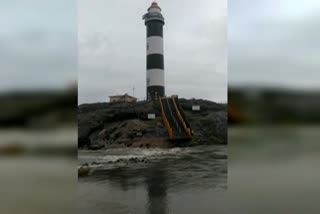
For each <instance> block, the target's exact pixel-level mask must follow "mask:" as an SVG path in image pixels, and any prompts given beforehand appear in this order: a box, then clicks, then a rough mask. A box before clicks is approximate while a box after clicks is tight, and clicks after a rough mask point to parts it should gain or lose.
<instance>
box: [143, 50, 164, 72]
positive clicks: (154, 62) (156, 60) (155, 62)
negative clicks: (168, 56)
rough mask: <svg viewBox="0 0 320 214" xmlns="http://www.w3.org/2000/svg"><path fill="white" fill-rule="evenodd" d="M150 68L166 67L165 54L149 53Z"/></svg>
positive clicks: (148, 62) (148, 67)
mask: <svg viewBox="0 0 320 214" xmlns="http://www.w3.org/2000/svg"><path fill="white" fill-rule="evenodd" d="M150 69H162V70H163V69H164V62H163V55H162V54H149V55H147V70H150Z"/></svg>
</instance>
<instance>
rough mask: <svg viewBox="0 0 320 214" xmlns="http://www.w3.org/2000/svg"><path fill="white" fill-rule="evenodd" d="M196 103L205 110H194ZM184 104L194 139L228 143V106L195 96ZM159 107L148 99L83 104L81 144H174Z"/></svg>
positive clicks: (80, 112) (142, 145)
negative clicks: (195, 97) (127, 102)
mask: <svg viewBox="0 0 320 214" xmlns="http://www.w3.org/2000/svg"><path fill="white" fill-rule="evenodd" d="M195 102H196V103H197V104H199V105H201V112H196V113H195V112H192V110H191V109H192V105H193V104H194V103H195ZM180 103H181V107H182V108H183V109H184V111H185V113H186V116H187V118H188V120H189V122H190V125H191V127H192V129H193V131H194V139H193V142H195V143H196V144H209V143H218V144H226V143H227V137H226V136H227V134H226V133H227V110H226V105H223V104H217V103H214V102H210V101H205V100H194V99H193V100H186V99H181V100H180ZM159 109H160V107H159V103H157V102H155V103H152V102H147V101H141V102H137V103H132V104H110V103H94V104H83V105H80V106H79V107H78V146H79V147H80V148H88V149H101V148H105V147H107V148H110V147H111V148H112V147H147V148H148V147H162V146H170V142H168V141H167V131H166V129H165V127H164V125H163V123H162V120H161V115H160V111H159ZM148 113H155V114H156V116H157V118H156V119H155V120H148V119H147V115H148ZM184 145H185V144H184Z"/></svg>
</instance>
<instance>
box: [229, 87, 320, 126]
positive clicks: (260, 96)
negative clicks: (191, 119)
mask: <svg viewBox="0 0 320 214" xmlns="http://www.w3.org/2000/svg"><path fill="white" fill-rule="evenodd" d="M228 97H229V107H228V108H229V109H228V113H229V124H251V125H259V124H274V125H276V124H278V125H279V124H286V125H290V124H319V123H320V108H319V107H320V90H318V91H317V90H314V91H310V90H309V91H303V90H293V89H291V90H290V89H279V88H278V89H277V88H257V87H251V88H245V87H242V88H239V87H238V88H229V90H228Z"/></svg>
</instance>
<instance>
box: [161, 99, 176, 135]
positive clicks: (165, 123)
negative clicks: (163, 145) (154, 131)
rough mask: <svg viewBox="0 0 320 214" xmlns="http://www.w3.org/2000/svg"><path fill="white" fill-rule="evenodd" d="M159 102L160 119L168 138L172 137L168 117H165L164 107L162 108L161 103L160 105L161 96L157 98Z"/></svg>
mask: <svg viewBox="0 0 320 214" xmlns="http://www.w3.org/2000/svg"><path fill="white" fill-rule="evenodd" d="M159 102H160V106H161V114H162V120H163V123H164V126H165V127H166V129H167V131H168V135H169V139H172V138H173V132H172V128H171V127H170V124H169V122H168V119H167V117H166V114H165V112H164V108H163V105H162V98H161V97H160V99H159Z"/></svg>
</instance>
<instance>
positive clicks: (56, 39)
mask: <svg viewBox="0 0 320 214" xmlns="http://www.w3.org/2000/svg"><path fill="white" fill-rule="evenodd" d="M76 80H77V4H76V1H65V0H54V1H44V0H0V91H8V90H13V89H20V90H21V89H22V90H25V89H39V88H63V87H66V85H67V84H70V82H75V81H76Z"/></svg>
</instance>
